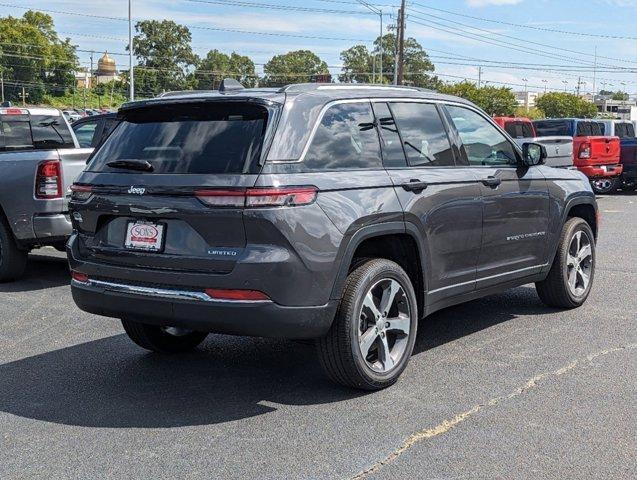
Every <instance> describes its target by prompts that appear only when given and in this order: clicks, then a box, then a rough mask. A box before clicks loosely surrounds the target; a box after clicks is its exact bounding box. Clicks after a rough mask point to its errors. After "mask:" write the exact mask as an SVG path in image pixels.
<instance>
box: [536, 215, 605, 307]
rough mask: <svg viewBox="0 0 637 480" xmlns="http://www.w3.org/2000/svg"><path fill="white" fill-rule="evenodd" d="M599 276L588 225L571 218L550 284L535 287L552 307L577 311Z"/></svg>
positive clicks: (557, 254)
mask: <svg viewBox="0 0 637 480" xmlns="http://www.w3.org/2000/svg"><path fill="white" fill-rule="evenodd" d="M594 276H595V237H594V236H593V231H592V230H591V227H590V226H589V224H588V223H586V222H585V221H584V220H583V219H581V218H571V219H570V220H569V221H568V222H566V224H565V225H564V227H563V229H562V235H561V237H560V243H559V245H558V247H557V253H556V255H555V260H553V265H552V266H551V270H550V272H549V275H548V277H547V278H546V280H543V281H542V282H538V283H536V284H535V287H536V289H537V293H538V295H539V296H540V299H541V300H542V301H543V302H544V303H545V304H546V305H548V306H549V307H557V308H576V307H579V306H581V305H582V304H583V303H584V302H585V301H586V299H587V298H588V295H589V293H590V292H591V287H592V286H593V278H594Z"/></svg>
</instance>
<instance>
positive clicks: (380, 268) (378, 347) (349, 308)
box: [318, 259, 418, 390]
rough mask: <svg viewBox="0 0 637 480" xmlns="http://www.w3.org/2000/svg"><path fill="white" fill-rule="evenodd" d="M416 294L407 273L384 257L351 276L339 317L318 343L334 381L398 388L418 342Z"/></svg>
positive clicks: (350, 385) (370, 262)
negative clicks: (398, 383) (394, 385)
mask: <svg viewBox="0 0 637 480" xmlns="http://www.w3.org/2000/svg"><path fill="white" fill-rule="evenodd" d="M417 319H418V308H417V304H416V295H415V293H414V289H413V286H412V284H411V281H410V279H409V277H408V276H407V274H406V273H405V271H404V270H403V269H402V268H400V266H399V265H397V264H396V263H394V262H391V261H389V260H384V259H375V260H368V261H365V262H364V263H362V264H359V265H358V266H357V267H356V268H355V270H353V271H352V273H350V275H349V276H348V277H347V281H346V283H345V287H344V291H343V297H342V299H341V302H340V305H339V308H338V311H337V313H336V318H335V319H334V323H333V324H332V327H331V329H330V331H329V332H328V334H327V336H325V337H324V338H322V339H320V340H319V341H318V351H319V358H320V361H321V365H322V366H323V368H324V370H325V371H326V373H327V375H328V376H329V377H330V378H331V379H332V380H333V381H335V382H337V383H340V384H342V385H345V386H349V387H354V388H360V389H364V390H379V389H382V388H385V387H388V386H390V385H392V384H394V383H395V382H396V381H397V380H398V377H399V376H400V375H401V373H402V372H403V370H405V368H406V367H407V363H408V362H409V358H410V357H411V354H412V351H413V349H414V343H415V341H416V329H417Z"/></svg>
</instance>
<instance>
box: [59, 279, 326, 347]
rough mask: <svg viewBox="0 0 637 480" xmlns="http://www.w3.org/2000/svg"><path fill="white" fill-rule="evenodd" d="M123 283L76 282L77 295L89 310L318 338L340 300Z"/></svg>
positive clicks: (233, 331)
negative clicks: (226, 297) (304, 300)
mask: <svg viewBox="0 0 637 480" xmlns="http://www.w3.org/2000/svg"><path fill="white" fill-rule="evenodd" d="M123 287H126V286H125V285H123V284H118V283H109V282H96V283H91V282H90V281H89V282H87V283H82V282H77V281H75V280H73V281H72V283H71V291H72V293H73V300H74V301H75V303H76V304H77V306H78V307H79V308H80V309H82V310H84V311H85V312H88V313H93V314H96V315H102V316H106V317H114V318H124V319H129V320H135V321H138V322H142V323H147V324H151V325H163V326H175V327H181V328H187V329H190V330H197V331H202V332H211V333H224V334H229V335H247V336H257V337H279V338H290V339H311V338H319V337H322V336H324V335H325V334H326V333H327V331H328V330H329V328H330V326H331V325H332V320H333V318H334V315H335V313H336V306H337V302H336V301H331V302H329V303H328V304H326V305H321V306H315V307H285V306H282V305H278V304H276V303H274V302H271V301H267V302H233V301H217V300H206V299H204V298H196V297H197V293H198V292H190V294H191V295H190V298H188V296H189V295H187V294H186V292H181V293H180V291H178V290H160V291H156V292H150V290H152V289H146V290H147V291H146V293H139V292H135V291H134V288H135V287H133V290H132V291H129V292H128V293H127V292H125V291H124V290H125V288H123ZM169 292H173V294H172V295H169ZM179 297H181V298H179ZM204 297H205V295H204Z"/></svg>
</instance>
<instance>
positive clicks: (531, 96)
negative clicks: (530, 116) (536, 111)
mask: <svg viewBox="0 0 637 480" xmlns="http://www.w3.org/2000/svg"><path fill="white" fill-rule="evenodd" d="M513 94H514V95H515V100H516V101H517V102H518V105H519V106H520V107H524V108H527V109H529V108H533V107H535V104H536V102H537V99H538V98H540V97H541V96H542V95H544V93H542V92H528V91H527V92H513Z"/></svg>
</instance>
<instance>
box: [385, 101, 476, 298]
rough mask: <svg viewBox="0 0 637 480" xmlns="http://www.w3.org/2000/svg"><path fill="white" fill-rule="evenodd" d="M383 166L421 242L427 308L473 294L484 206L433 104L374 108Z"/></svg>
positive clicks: (397, 103) (416, 103) (395, 102)
mask: <svg viewBox="0 0 637 480" xmlns="http://www.w3.org/2000/svg"><path fill="white" fill-rule="evenodd" d="M374 110H375V113H376V118H377V120H376V121H377V124H378V125H379V129H380V134H381V139H382V144H383V152H384V163H385V167H386V168H387V171H388V172H389V175H390V177H391V179H392V182H393V184H394V188H395V191H396V194H397V195H398V198H399V200H400V202H401V204H402V207H403V210H404V212H405V220H406V222H407V224H408V225H409V224H411V225H414V226H415V227H416V228H417V229H418V231H419V233H420V236H421V238H423V239H424V242H425V246H426V249H427V252H426V259H425V262H426V265H425V267H426V276H427V305H428V306H429V305H432V304H435V303H436V302H438V301H440V300H442V299H444V298H446V297H450V296H454V295H458V294H461V293H466V292H470V291H471V290H473V289H474V288H475V278H476V266H477V259H478V254H479V252H480V240H481V231H482V202H481V198H480V188H479V186H478V184H477V179H476V178H475V177H474V175H473V173H472V171H471V170H470V169H466V168H465V169H463V168H456V161H455V158H456V156H457V153H458V148H457V144H456V143H455V142H454V141H450V139H449V136H448V126H447V125H446V122H445V120H444V119H443V117H442V116H441V112H440V111H439V109H438V107H437V106H436V105H435V104H433V103H422V102H401V101H393V102H390V103H384V102H376V103H374Z"/></svg>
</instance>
